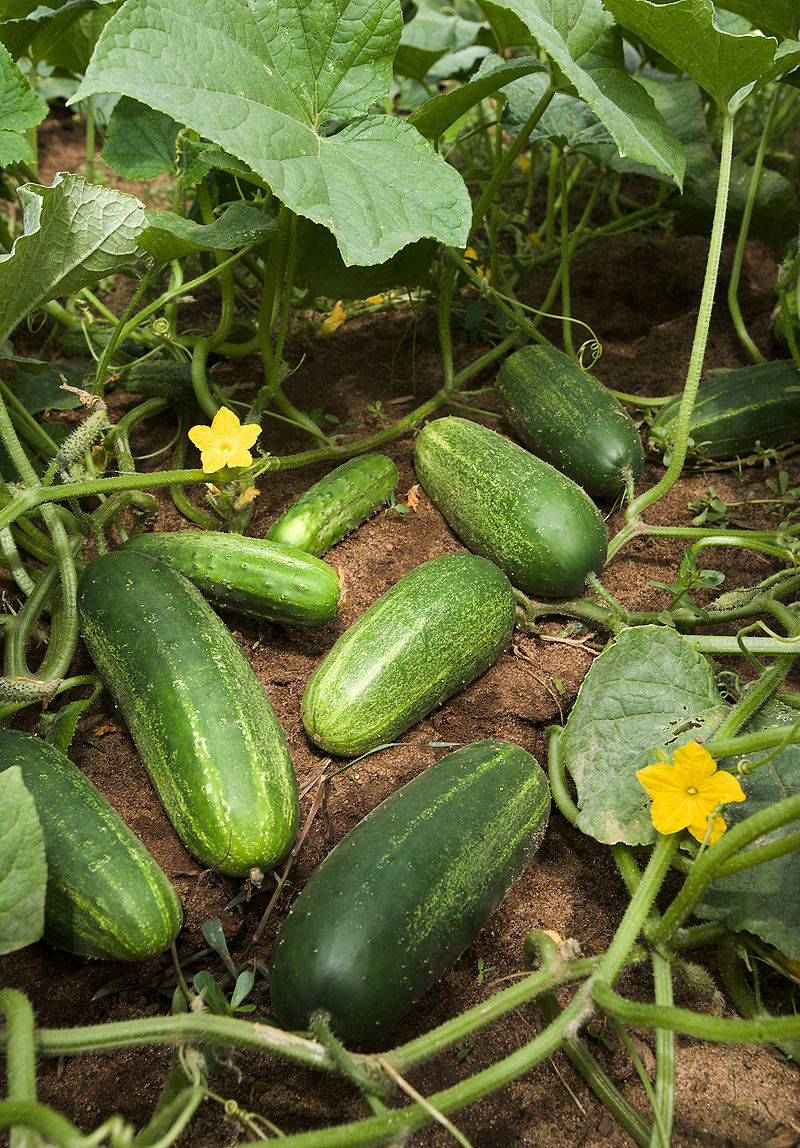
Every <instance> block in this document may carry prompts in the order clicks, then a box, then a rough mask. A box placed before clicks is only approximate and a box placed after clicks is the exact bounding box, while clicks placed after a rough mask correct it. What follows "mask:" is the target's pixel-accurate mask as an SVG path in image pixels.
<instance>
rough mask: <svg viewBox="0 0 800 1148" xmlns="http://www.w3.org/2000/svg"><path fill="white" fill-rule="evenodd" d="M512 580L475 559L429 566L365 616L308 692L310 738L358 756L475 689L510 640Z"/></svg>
mask: <svg viewBox="0 0 800 1148" xmlns="http://www.w3.org/2000/svg"><path fill="white" fill-rule="evenodd" d="M515 615H516V610H515V599H514V593H513V591H512V589H511V586H510V584H509V581H508V579H507V578H506V576H505V575H504V574H503V573H502V571H501V570H499V569H498V568H497V566H495V565H494V563H492V562H488V561H487V560H486V559H485V558H480V557H479V556H478V555H476V554H445V555H443V556H441V557H438V558H429V559H428V561H427V562H423V563H422V564H421V565H420V566H417V567H415V569H413V570H412V571H411V572H410V573H408V574H406V575H405V577H403V578H401V579H400V581H399V582H396V583H395V585H394V586H392V587H391V588H390V589H389V590H387V591H386V593H385V594H383V595H382V596H381V597H380V598H379V599H378V600H377V601H376V602H373V604H372V605H371V606H370V607H369V608H368V609H367V610H366V612H365V613H364V614H362V615H361V617H360V618H358V619H357V620H356V621H355V622H354V623H353V624H352V626H350V627H349V629H347V630H346V631H345V633H344V634H342V636H341V637H340V638H339V640H338V641H337V642H336V643H335V645H334V646H333V648H332V649H331V650H330V651H329V652H328V654H327V655H326V656H325V658H324V659H323V660H322V662H321V663H320V664H319V665H318V666H317V668H316V669H315V670H314V673H313V674H312V675H311V678H310V679H309V682H308V685H307V686H306V690H305V693H304V694H303V701H302V714H303V724H304V725H305V728H306V732H307V733H308V736H309V737H310V738H311V740H312V741H313V742H315V743H316V744H317V745H320V746H322V748H323V749H324V750H326V751H327V752H328V753H334V754H338V755H339V756H342V757H354V756H355V755H356V754H359V753H364V752H365V751H366V750H369V749H373V748H374V747H375V746H377V745H380V744H381V742H386V741H391V740H392V739H393V738H395V737H397V736H398V735H399V734H401V733H403V732H405V730H407V729H409V728H410V727H411V726H412V725H414V724H415V723H416V722H418V721H421V720H422V718H424V717H425V716H426V714H429V713H430V712H431V710H433V709H435V707H436V706H438V705H440V704H441V703H442V702H444V701H446V700H447V699H448V698H450V697H452V696H453V694H455V693H457V692H458V691H459V690H461V689H463V688H464V687H465V686H466V685H468V684H469V683H470V682H472V681H474V679H475V678H477V677H478V676H479V675H480V674H482V673H483V672H484V671H485V670H487V669H488V668H489V667H490V666H491V665H492V664H493V662H495V661H496V660H497V658H498V657H499V656H500V654H501V653H502V652H503V650H504V649H505V646H506V644H507V642H508V640H509V638H510V637H511V634H512V631H513V629H514V621H515Z"/></svg>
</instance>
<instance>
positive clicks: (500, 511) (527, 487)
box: [414, 415, 608, 598]
mask: <svg viewBox="0 0 800 1148" xmlns="http://www.w3.org/2000/svg"><path fill="white" fill-rule="evenodd" d="M414 467H415V469H416V472H417V477H418V478H419V481H420V483H421V485H422V487H423V489H424V491H425V493H426V494H427V495H428V497H429V498H430V500H431V501H432V502H433V504H434V506H436V507H437V509H438V510H439V511H440V513H441V514H442V516H443V518H444V519H445V521H446V522H447V523H448V525H449V526H450V527H451V528H452V529H453V530H454V531H455V533H456V534H457V535H458V537H459V538H460V539H461V541H462V542H463V543H464V545H465V546H466V547H468V548H469V549H470V550H472V551H474V552H475V553H476V554H483V555H484V556H485V557H486V558H490V559H491V560H492V561H493V562H496V563H497V565H498V566H499V567H500V569H501V570H504V571H505V573H506V574H507V575H508V577H509V579H510V580H511V582H512V584H513V585H514V586H516V587H517V588H518V589H520V590H522V592H523V593H524V594H533V595H535V596H537V597H544V598H567V597H569V596H570V595H573V594H579V593H580V592H581V591H582V590H583V588H584V586H585V585H586V578H587V575H588V574H589V573H590V572H592V571H599V570H602V568H603V565H604V563H605V560H606V550H607V546H608V539H607V536H606V528H605V524H604V522H603V519H602V517H601V515H600V512H599V511H598V509H597V507H596V506H595V504H594V503H593V502H592V500H591V499H590V498H589V496H588V495H587V494H586V492H585V491H584V490H582V489H581V487H579V486H578V485H577V484H576V483H574V482H573V481H572V479H570V478H567V476H566V475H565V474H562V473H561V471H559V470H556V469H555V467H553V466H550V464H549V463H547V462H544V460H543V459H540V458H537V457H536V456H535V455H533V454H531V453H530V451H527V450H525V449H524V448H523V447H521V446H518V445H517V443H513V442H509V440H508V439H506V438H503V436H502V435H499V434H497V432H496V431H493V430H490V429H489V428H488V427H484V426H481V425H480V424H479V423H475V422H472V421H471V420H469V419H462V418H456V417H454V416H451V415H448V416H446V417H445V418H440V419H436V420H435V421H433V422H430V423H428V424H427V426H425V427H423V429H422V430H421V431H420V433H419V435H418V437H417V442H416V446H415V449H414Z"/></svg>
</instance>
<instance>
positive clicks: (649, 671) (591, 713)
mask: <svg viewBox="0 0 800 1148" xmlns="http://www.w3.org/2000/svg"><path fill="white" fill-rule="evenodd" d="M727 712H728V707H727V706H726V705H725V703H724V702H723V701H722V699H721V698H720V696H719V693H718V691H717V688H716V684H715V682H714V674H713V672H712V670H711V666H710V665H709V663H708V660H707V659H706V658H704V657H703V655H702V654H698V653H697V652H696V651H695V650H694V649H692V647H691V645H690V644H689V643H688V642H686V641H685V640H684V639H683V638H682V637H681V635H680V634H678V633H677V632H676V631H675V630H671V629H669V628H668V627H666V626H634V627H631V628H630V629H627V630H623V631H622V632H621V633H620V634H618V635H617V637H616V639H615V640H614V641H613V642H612V643H611V644H610V645H608V646H607V647H606V649H605V650H604V651H603V653H602V654H601V655H600V657H599V658H597V659H596V660H595V661H594V662H593V663H592V666H591V668H590V669H589V673H588V674H587V675H586V678H585V679H584V682H583V685H582V686H581V689H580V692H579V694H578V698H577V701H576V702H575V705H574V706H573V709H572V712H571V713H570V715H569V718H568V719H567V723H566V725H565V727H564V732H563V734H562V736H561V752H562V754H563V761H564V764H565V766H566V768H567V770H568V771H569V773H570V774H571V775H572V778H573V780H574V782H575V785H576V788H577V791H578V806H579V808H580V818H579V820H578V826H579V827H580V829H582V830H583V832H584V833H587V834H589V835H590V836H591V837H596V838H597V840H598V841H603V842H606V843H608V844H613V843H614V842H616V841H624V842H627V844H629V845H647V844H650V843H651V842H653V841H655V840H656V839H657V837H658V834H657V833H656V831H655V829H654V828H653V825H652V822H651V820H650V800H649V798H648V797H647V795H646V794H645V791H644V790H643V789H642V787H641V785H640V784H639V782H638V780H637V778H636V771H637V770H638V769H642V768H643V767H644V766H645V765H650V764H651V763H652V762H653V761H654V760H655V759H654V756H653V748H654V747H655V746H661V747H662V748H663V749H665V750H667V751H668V752H669V748H670V746H671V745H673V744H675V745H684V744H685V743H686V742H687V741H690V740H691V739H692V738H696V739H697V740H698V741H702V740H703V738H704V737H705V738H706V739H707V738H708V737H709V736H710V732H711V731H713V730H714V729H715V728H716V727H717V726H718V725H719V723H720V721H721V720H722V718H723V716H724V715H725V714H726V713H727Z"/></svg>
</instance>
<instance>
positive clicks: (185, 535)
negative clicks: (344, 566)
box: [122, 530, 342, 626]
mask: <svg viewBox="0 0 800 1148" xmlns="http://www.w3.org/2000/svg"><path fill="white" fill-rule="evenodd" d="M122 549H124V550H136V551H137V552H138V553H140V554H149V555H151V557H153V558H160V559H161V561H162V562H166V563H167V565H168V566H171V567H172V568H173V570H179V571H180V572H181V574H185V575H186V577H187V578H191V580H192V582H194V584H195V586H197V587H199V589H200V590H202V591H203V593H204V594H205V595H206V596H207V597H209V598H212V599H213V600H214V601H215V602H218V603H219V604H220V605H222V606H228V607H230V609H232V610H239V611H241V612H242V613H244V614H252V615H254V616H255V617H257V618H267V619H269V620H270V621H272V622H294V623H297V624H299V625H301V626H321V625H322V624H323V623H324V622H329V621H330V620H331V618H334V617H336V614H337V612H338V610H339V603H340V600H341V597H342V586H341V583H340V582H339V576H338V575H337V573H336V571H335V570H334V568H333V567H332V566H330V565H329V564H328V563H327V562H323V561H322V560H321V559H320V558H316V557H315V556H314V555H313V554H306V553H305V551H303V550H298V549H297V547H296V546H286V545H283V544H282V543H280V542H268V541H267V540H266V539H264V538H244V537H242V535H241V534H226V533H224V532H222V531H213V530H202V531H201V530H175V531H166V532H164V533H158V532H157V533H153V534H135V535H134V536H133V537H132V538H129V539H128V541H127V542H125V543H124V545H123V547H122Z"/></svg>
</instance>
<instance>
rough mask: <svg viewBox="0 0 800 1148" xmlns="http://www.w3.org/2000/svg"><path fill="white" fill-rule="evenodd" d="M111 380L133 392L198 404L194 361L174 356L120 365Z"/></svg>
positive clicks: (192, 404) (124, 389) (114, 383)
mask: <svg viewBox="0 0 800 1148" xmlns="http://www.w3.org/2000/svg"><path fill="white" fill-rule="evenodd" d="M111 382H112V383H113V385H114V386H117V387H121V388H122V390H123V391H127V392H128V393H129V394H132V395H152V396H154V397H156V398H164V399H172V400H173V402H176V403H186V404H189V405H191V406H196V405H197V399H196V397H195V393H194V386H193V385H192V368H191V364H189V363H184V362H178V361H177V360H175V359H145V360H143V361H142V362H138V363H131V364H130V366H123V367H120V368H119V370H118V371H117V372H116V373H115V374H114V375H113V377H112V380H111Z"/></svg>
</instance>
